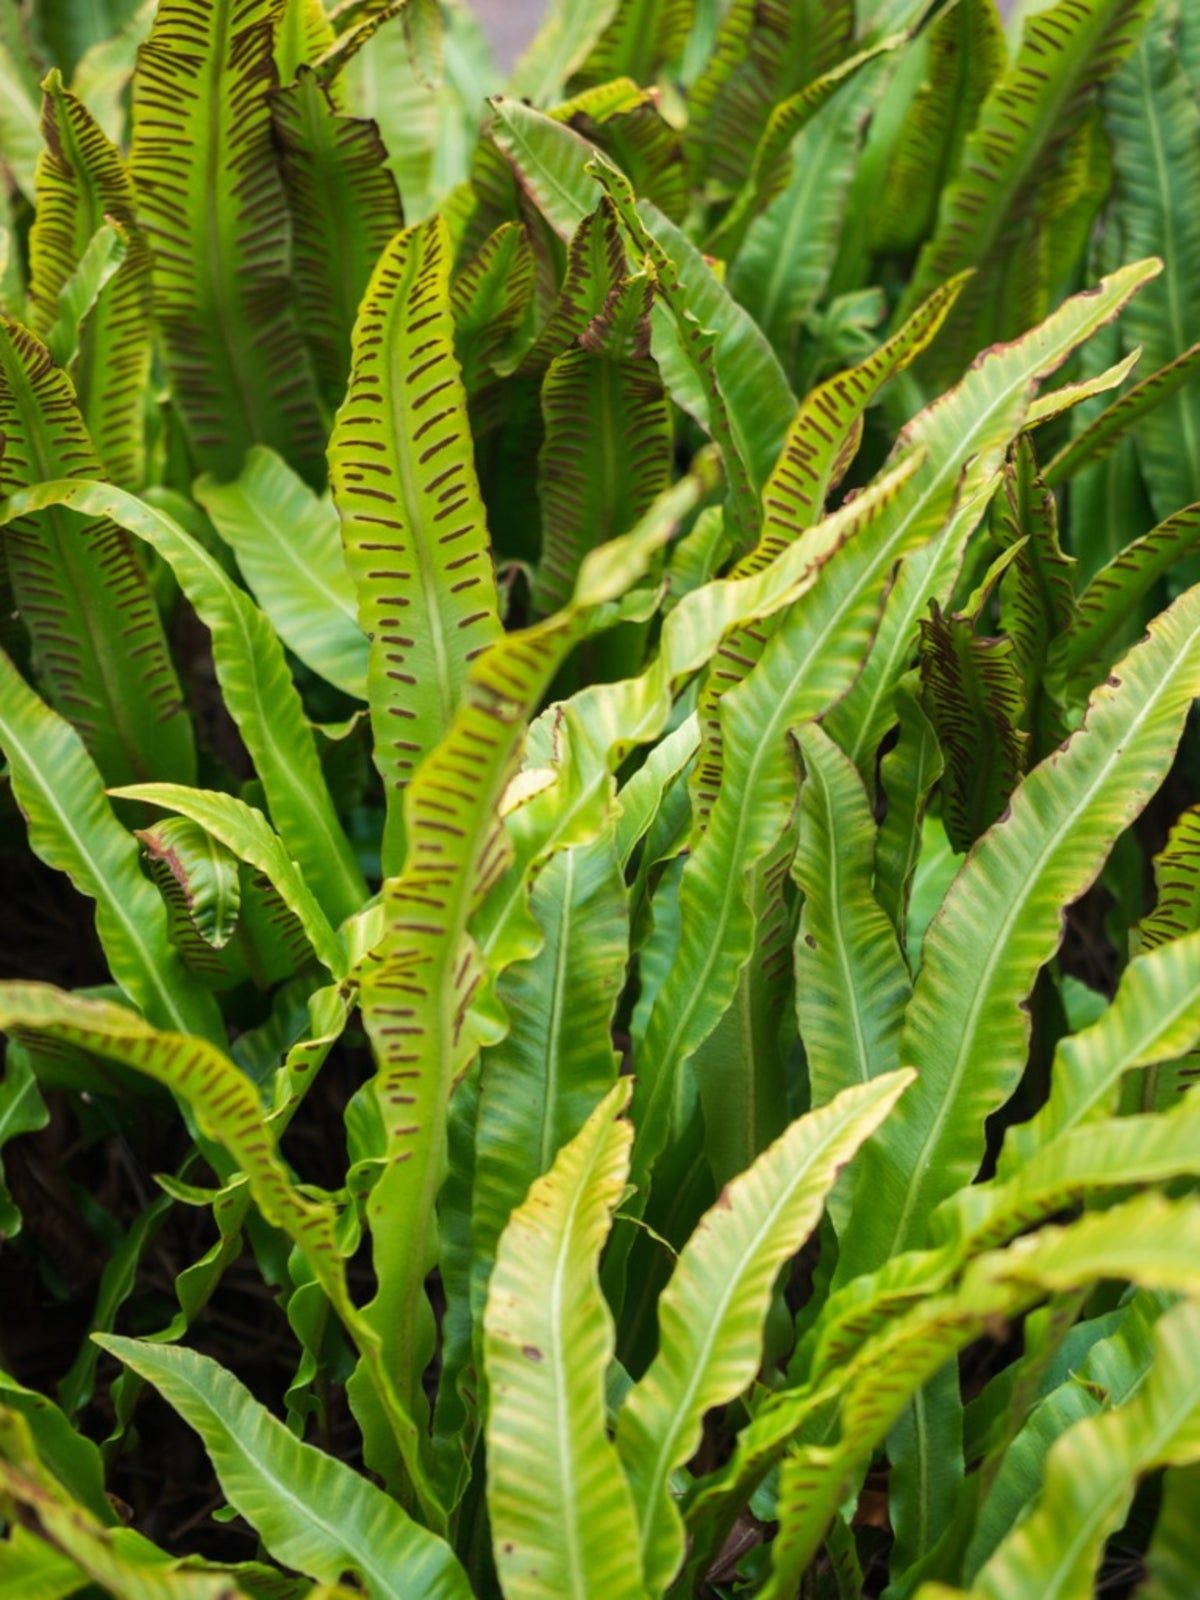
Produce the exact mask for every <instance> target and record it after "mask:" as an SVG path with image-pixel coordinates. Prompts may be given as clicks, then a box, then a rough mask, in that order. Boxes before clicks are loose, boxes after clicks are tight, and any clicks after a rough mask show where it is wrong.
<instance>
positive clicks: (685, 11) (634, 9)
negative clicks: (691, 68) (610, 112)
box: [575, 0, 694, 84]
mask: <svg viewBox="0 0 1200 1600" xmlns="http://www.w3.org/2000/svg"><path fill="white" fill-rule="evenodd" d="M693 9H694V0H618V4H617V8H616V11H615V12H614V14H613V16H612V19H611V21H610V22H609V24H608V26H607V27H606V28H605V30H604V32H603V33H602V34H601V35H600V36H599V38H598V39H597V40H596V43H595V44H594V45H593V47H592V49H591V52H590V53H589V55H588V57H587V59H586V60H585V61H584V63H583V65H582V66H581V67H580V68H579V70H578V71H577V72H576V74H575V77H576V80H577V81H578V82H580V83H584V84H588V83H611V82H612V80H613V79H614V78H632V79H633V80H634V82H635V83H650V82H652V81H653V79H654V76H655V73H656V72H657V71H658V69H659V67H661V66H662V65H663V64H664V63H666V62H670V61H673V60H674V59H675V57H676V56H678V55H679V54H680V52H681V51H682V49H683V47H684V44H685V43H686V42H687V36H688V33H689V31H690V29H691V26H692V12H693Z"/></svg>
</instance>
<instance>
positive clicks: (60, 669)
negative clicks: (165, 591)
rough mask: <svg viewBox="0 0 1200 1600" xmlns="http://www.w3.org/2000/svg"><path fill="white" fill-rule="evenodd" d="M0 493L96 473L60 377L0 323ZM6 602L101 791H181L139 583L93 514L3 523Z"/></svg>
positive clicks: (175, 738) (176, 720)
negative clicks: (142, 783) (155, 786)
mask: <svg viewBox="0 0 1200 1600" xmlns="http://www.w3.org/2000/svg"><path fill="white" fill-rule="evenodd" d="M0 429H2V430H3V434H4V438H5V442H6V448H5V451H4V456H3V461H2V462H0V492H3V493H4V494H6V495H10V494H12V493H13V491H14V490H20V489H22V488H25V487H26V486H27V485H31V484H37V483H42V482H44V481H45V480H46V479H48V478H57V477H62V476H64V475H65V474H67V473H72V474H74V475H76V476H82V475H84V474H89V473H90V474H96V475H98V474H99V472H100V470H101V468H100V463H99V462H98V461H97V459H96V457H95V455H94V453H93V451H92V446H91V441H90V440H89V438H88V434H87V430H86V428H85V427H84V424H83V420H82V418H81V417H80V414H79V412H78V410H77V408H76V406H75V399H74V394H73V392H72V389H71V384H70V382H69V381H68V379H67V377H66V374H65V373H63V372H61V371H60V370H59V369H58V368H57V367H56V366H55V365H54V363H53V362H52V361H51V359H50V356H49V354H48V352H47V351H46V349H45V348H44V347H43V346H42V345H41V344H40V343H39V342H38V340H37V339H35V338H34V337H33V335H32V334H30V333H28V332H27V331H26V330H25V329H24V328H21V327H19V326H18V325H17V324H15V323H6V324H2V325H0ZM5 551H6V556H7V562H8V571H9V577H10V580H11V582H12V588H13V598H14V600H15V601H16V605H17V609H18V610H19V611H20V613H21V615H22V618H23V619H24V622H25V624H26V626H27V627H28V629H29V631H30V634H31V635H32V639H33V646H34V663H35V666H36V667H37V669H38V676H39V678H40V680H41V682H42V683H43V684H44V685H45V689H46V694H47V697H48V698H49V700H50V701H51V703H52V704H53V705H54V707H55V709H56V710H57V711H59V712H60V713H61V714H62V715H63V716H65V717H67V718H69V720H70V721H71V722H72V723H73V724H74V725H75V727H76V728H77V729H78V731H79V733H80V734H81V735H82V737H83V740H84V743H85V744H86V745H87V747H88V750H89V752H90V753H91V755H92V756H93V758H94V759H95V761H96V763H97V765H98V766H99V767H100V769H101V771H102V772H103V773H104V776H105V777H106V778H107V779H108V781H109V782H110V783H120V782H123V781H126V780H129V779H134V780H136V779H140V778H146V777H162V778H174V779H178V780H180V781H183V782H190V781H191V779H192V777H193V776H194V774H195V753H194V750H193V745H192V728H191V722H190V720H189V719H188V716H187V714H186V711H185V708H184V705H183V697H182V694H181V691H180V687H179V681H178V679H177V677H176V675H175V668H174V666H173V664H172V662H171V658H170V655H169V654H168V651H167V644H166V639H165V638H164V636H163V629H162V623H161V621H160V619H159V616H158V612H157V610H156V609H155V605H154V599H153V596H152V594H151V591H150V585H149V582H148V580H147V578H146V575H145V572H144V571H143V569H142V567H141V564H140V562H139V561H138V558H137V555H136V553H135V552H134V549H133V546H132V544H131V543H130V541H129V539H128V538H127V537H126V535H125V534H124V533H122V532H121V531H120V529H119V528H118V527H115V526H114V525H113V523H112V521H111V519H109V518H107V517H106V516H105V515H104V514H103V513H102V512H98V511H97V512H92V513H90V514H89V515H88V516H86V517H85V518H80V517H76V516H73V515H71V514H70V513H69V512H67V511H64V510H60V509H57V508H53V509H46V510H44V511H43V512H41V514H39V515H29V514H27V515H23V516H20V517H17V518H15V519H14V518H11V517H10V518H9V531H8V535H7V538H6V540H5Z"/></svg>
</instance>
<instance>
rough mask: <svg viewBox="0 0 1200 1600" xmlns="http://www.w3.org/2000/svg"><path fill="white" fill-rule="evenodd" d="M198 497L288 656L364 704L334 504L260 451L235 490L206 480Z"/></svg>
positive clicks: (358, 632) (363, 659)
mask: <svg viewBox="0 0 1200 1600" xmlns="http://www.w3.org/2000/svg"><path fill="white" fill-rule="evenodd" d="M194 493H195V496H196V499H197V500H198V501H199V502H200V504H201V505H202V506H203V507H204V509H205V511H207V513H208V515H209V516H210V517H211V518H212V522H213V526H214V527H215V528H216V530H217V532H218V533H219V534H220V535H221V537H222V539H224V540H225V542H226V544H228V545H229V546H230V548H231V549H232V550H233V553H234V555H235V556H236V557H237V562H238V567H239V568H240V570H241V572H242V575H243V577H244V578H245V579H246V582H247V583H248V584H249V586H250V589H251V590H252V592H253V594H254V598H255V599H256V600H257V601H258V603H259V605H260V606H261V607H262V609H263V610H264V611H265V612H266V614H267V616H268V617H269V618H270V620H271V622H272V623H273V625H274V627H275V630H276V632H277V633H278V634H279V636H280V638H281V639H282V640H283V642H284V644H286V645H287V647H288V649H289V650H291V651H292V652H293V654H295V655H297V656H299V658H300V660H301V661H303V662H304V664H305V666H306V667H311V668H312V670H313V671H314V672H316V673H318V674H319V675H320V676H321V677H322V678H325V679H326V680H327V681H328V682H329V683H332V684H335V685H336V686H337V688H339V689H342V690H344V691H345V692H346V694H350V695H353V696H354V697H355V698H356V699H359V700H365V699H366V694H367V641H366V638H365V637H364V635H363V632H362V629H361V628H360V627H359V625H358V617H357V615H356V608H355V595H354V584H353V583H352V581H351V579H350V574H349V573H348V572H347V570H346V558H345V554H344V553H343V550H342V541H341V534H340V531H339V526H338V518H337V513H336V512H335V511H334V510H333V508H332V506H330V504H329V502H328V501H327V500H320V499H318V498H317V496H316V495H315V494H313V492H312V490H311V489H310V488H309V487H308V485H307V484H306V483H305V482H304V480H303V479H302V478H300V477H298V476H297V475H296V473H294V472H293V471H292V469H291V468H290V467H289V466H288V465H287V463H286V462H285V461H283V460H281V459H280V457H279V456H277V455H275V454H274V453H273V452H272V451H270V450H267V449H265V448H264V447H263V446H261V445H256V446H255V447H254V448H253V449H252V450H249V451H248V452H247V454H246V460H245V464H244V465H243V467H242V471H241V475H240V476H239V477H238V478H237V479H235V480H234V481H233V482H231V483H218V482H217V480H216V479H215V478H210V477H204V478H201V479H199V480H198V481H197V483H196V485H195V489H194Z"/></svg>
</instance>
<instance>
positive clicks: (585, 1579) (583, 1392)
mask: <svg viewBox="0 0 1200 1600" xmlns="http://www.w3.org/2000/svg"><path fill="white" fill-rule="evenodd" d="M628 1100H629V1083H628V1080H622V1081H621V1082H620V1083H618V1084H617V1085H616V1086H615V1087H614V1088H613V1089H612V1090H611V1091H610V1093H609V1094H608V1095H606V1096H605V1098H604V1100H603V1101H602V1102H601V1103H600V1105H599V1106H598V1107H597V1108H596V1110H595V1111H594V1112H593V1113H592V1115H591V1117H589V1119H588V1121H587V1123H586V1124H585V1125H584V1127H583V1129H582V1131H581V1132H580V1133H579V1134H577V1135H576V1137H575V1138H574V1139H573V1140H572V1142H571V1143H570V1144H568V1145H566V1146H565V1147H564V1148H563V1150H562V1151H561V1152H560V1154H559V1156H558V1158H557V1160H556V1161H555V1163H554V1166H553V1167H552V1168H551V1170H550V1171H549V1172H548V1173H547V1174H546V1175H545V1176H544V1177H541V1178H538V1179H537V1180H536V1181H535V1183H534V1185H533V1187H532V1189H531V1190H530V1192H529V1195H528V1197H527V1198H526V1200H525V1201H524V1203H523V1204H522V1205H521V1206H519V1207H518V1208H517V1210H516V1211H515V1212H514V1213H513V1215H512V1218H511V1220H510V1221H509V1224H508V1226H507V1227H506V1228H505V1230H504V1233H503V1235H502V1236H501V1239H500V1244H499V1248H498V1250H497V1252H496V1265H495V1268H494V1270H493V1272H492V1278H491V1284H490V1286H489V1290H488V1300H487V1308H486V1310H485V1312H484V1335H483V1353H484V1365H485V1371H486V1373H487V1379H488V1391H489V1395H490V1398H491V1406H490V1411H489V1416H488V1435H487V1437H488V1462H489V1471H488V1511H489V1514H490V1519H491V1525H492V1533H493V1541H494V1549H495V1556H496V1566H497V1570H498V1572H499V1575H500V1582H501V1585H502V1587H503V1589H504V1593H505V1595H506V1596H507V1600H535V1597H542V1600H558V1597H560V1596H564V1595H570V1596H573V1597H576V1600H590V1597H591V1596H593V1595H601V1594H603V1595H613V1596H615V1597H620V1600H634V1597H636V1596H639V1595H641V1594H643V1593H644V1589H643V1586H642V1584H641V1582H640V1581H639V1576H638V1573H637V1570H636V1567H635V1565H634V1564H633V1562H632V1561H631V1559H630V1558H631V1555H632V1553H633V1551H634V1548H635V1546H636V1541H637V1523H636V1519H635V1516H634V1508H633V1499H632V1496H631V1495H630V1490H629V1484H628V1483H627V1481H626V1479H625V1475H624V1473H623V1472H622V1470H621V1464H620V1461H619V1460H618V1457H617V1452H616V1450H615V1449H614V1448H613V1445H612V1442H611V1441H610V1439H609V1437H608V1433H607V1430H606V1427H605V1407H604V1381H605V1372H606V1369H607V1366H608V1363H609V1362H610V1360H611V1359H612V1353H613V1342H614V1340H613V1327H612V1317H611V1315H610V1313H609V1311H608V1308H607V1307H606V1305H605V1303H604V1298H603V1296H602V1294H601V1292H600V1283H599V1276H598V1272H597V1262H598V1258H599V1255H600V1249H601V1246H602V1244H603V1242H604V1237H605V1235H606V1233H607V1231H608V1227H609V1224H610V1221H611V1218H612V1213H613V1211H614V1209H615V1208H616V1206H617V1203H618V1202H619V1200H620V1198H621V1193H622V1188H623V1185H624V1182H625V1176H626V1173H627V1171H628V1168H629V1146H630V1142H631V1138H632V1129H631V1128H630V1126H629V1123H628V1122H626V1121H624V1120H622V1119H621V1115H620V1114H621V1112H622V1111H623V1110H624V1108H625V1106H626V1105H627V1104H628ZM535 1480H536V1481H538V1483H539V1484H540V1491H539V1493H537V1494H530V1492H529V1488H530V1484H531V1483H532V1482H534V1481H535Z"/></svg>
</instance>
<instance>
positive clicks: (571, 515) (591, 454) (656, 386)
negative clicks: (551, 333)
mask: <svg viewBox="0 0 1200 1600" xmlns="http://www.w3.org/2000/svg"><path fill="white" fill-rule="evenodd" d="M651 289H652V285H651V283H650V281H649V280H646V281H645V282H644V283H638V282H637V280H636V279H635V280H631V281H630V283H629V286H628V289H627V292H626V297H625V298H629V297H633V298H634V299H635V300H640V301H641V302H642V303H643V310H642V312H641V321H642V327H643V330H644V336H645V337H644V340H643V341H642V342H641V351H639V348H638V344H639V336H638V331H637V329H636V328H635V329H634V334H633V341H634V342H633V347H632V348H631V349H629V348H626V347H625V341H624V340H621V339H619V338H618V339H613V340H612V342H610V343H607V344H606V343H605V342H603V341H604V337H605V330H604V326H603V322H602V321H601V319H596V321H594V322H593V323H592V325H591V326H590V327H589V329H588V332H587V334H586V335H585V338H584V339H583V340H581V342H580V344H579V345H577V346H576V347H575V348H574V349H571V350H568V351H567V352H566V353H565V354H563V355H561V356H558V357H557V358H556V359H555V360H554V361H553V362H551V364H550V369H549V371H548V372H547V373H546V377H545V379H544V381H543V384H542V416H543V420H544V424H545V439H544V442H543V444H542V451H541V456H540V458H539V474H540V500H541V506H542V554H541V560H540V561H539V563H538V568H537V572H536V574H535V577H534V582H533V603H534V606H535V608H536V609H537V610H538V611H540V612H543V613H544V612H547V611H553V610H555V609H556V608H557V607H558V606H560V605H562V604H563V603H564V602H565V601H566V599H567V598H568V596H569V595H570V593H571V590H572V589H573V587H574V582H575V575H576V573H577V571H578V570H579V563H580V561H581V560H582V559H583V556H584V555H585V554H586V552H587V551H588V550H592V549H595V547H596V546H597V545H599V544H603V543H604V542H605V541H606V540H607V539H612V538H616V537H617V536H618V535H620V534H622V533H626V532H628V530H629V529H630V528H632V527H633V526H634V524H635V523H636V522H637V521H638V519H639V517H641V516H642V515H643V513H644V512H645V511H646V510H647V509H648V508H649V507H650V505H651V504H652V503H653V501H654V499H655V497H656V496H657V495H659V494H660V493H661V492H662V491H663V490H664V489H665V488H666V487H667V484H668V483H669V481H670V476H671V461H672V454H673V439H672V431H673V430H672V426H671V416H670V411H669V409H668V406H667V401H666V396H665V395H664V393H663V390H662V386H661V384H660V382H659V376H658V370H657V368H656V367H655V365H654V362H653V360H652V359H651V358H650V357H649V356H648V355H647V354H645V353H643V352H644V349H645V341H648V338H649V325H648V320H647V319H648V315H649V291H651ZM635 313H636V306H635ZM598 324H599V325H598ZM614 346H615V347H614Z"/></svg>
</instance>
